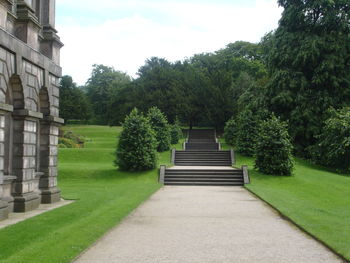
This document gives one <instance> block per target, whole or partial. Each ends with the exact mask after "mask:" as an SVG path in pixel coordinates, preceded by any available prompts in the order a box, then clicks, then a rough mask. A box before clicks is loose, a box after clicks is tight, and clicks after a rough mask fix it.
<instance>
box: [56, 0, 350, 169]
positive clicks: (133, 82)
mask: <svg viewBox="0 0 350 263" xmlns="http://www.w3.org/2000/svg"><path fill="white" fill-rule="evenodd" d="M278 3H279V5H280V6H282V7H283V8H284V11H283V14H282V18H281V19H280V21H279V26H278V28H277V29H276V30H275V31H273V32H270V33H268V34H266V35H265V36H264V37H263V38H262V40H261V41H260V43H249V42H244V41H238V42H235V43H231V44H229V45H227V46H226V48H224V49H221V50H218V51H216V52H214V53H203V54H197V55H194V56H193V57H191V58H189V59H185V60H184V61H177V62H174V63H172V62H169V61H167V60H166V59H163V58H157V57H153V58H150V59H148V60H147V61H146V62H145V65H143V66H141V67H140V69H139V71H138V73H137V75H138V77H137V78H135V79H132V78H131V77H130V76H128V75H126V74H125V73H122V72H120V71H116V70H114V69H113V68H111V67H107V66H104V65H94V67H93V70H92V74H91V77H90V79H89V80H88V82H87V83H86V85H85V86H84V87H80V88H77V87H76V86H75V85H74V83H73V82H72V81H71V78H70V77H68V76H65V77H63V78H62V88H61V101H62V104H61V113H62V117H64V118H65V119H67V120H74V119H81V120H84V121H88V122H90V123H96V124H108V125H120V124H121V123H122V122H123V121H124V119H125V116H126V115H128V114H129V113H130V112H131V110H132V109H133V108H135V107H136V108H138V109H139V111H141V112H147V111H148V109H149V108H151V107H152V106H156V107H158V108H159V109H160V110H161V111H162V112H163V113H164V114H165V115H166V117H167V119H168V120H169V122H170V123H173V122H174V121H175V119H176V118H178V119H179V122H180V123H181V124H183V125H186V126H189V127H193V126H212V127H215V128H216V129H217V130H219V131H223V130H224V127H225V123H226V122H227V121H228V120H230V123H229V125H230V127H233V129H235V131H231V133H230V134H229V135H228V137H230V138H231V142H232V143H233V144H234V145H235V147H237V148H238V149H241V151H242V152H243V153H246V154H247V155H253V154H254V153H255V149H254V147H255V146H256V145H257V137H258V135H259V133H260V132H259V129H258V127H260V124H261V122H263V121H268V120H271V123H275V124H276V123H277V122H278V121H280V122H281V123H284V124H281V125H277V124H276V125H277V126H278V127H285V128H286V129H287V132H288V134H289V135H288V136H290V140H291V142H292V144H293V147H294V153H296V154H298V155H299V156H302V157H306V158H312V159H314V160H315V162H319V163H326V164H329V163H331V160H329V161H327V160H324V156H322V157H320V153H321V152H325V151H327V152H328V151H330V149H333V148H336V149H338V150H339V151H338V153H344V154H345V153H346V154H348V152H349V153H350V150H349V144H350V143H348V142H347V143H345V142H344V140H345V139H348V141H350V134H347V133H346V132H347V131H348V128H347V127H350V123H348V124H344V122H342V121H341V120H343V121H345V120H347V121H349V120H348V119H347V117H348V116H349V114H348V113H347V112H346V111H347V109H349V108H346V107H349V106H350V4H349V2H348V1H346V0H333V1H320V0H311V1H310V0H308V1H306V0H300V1H291V0H279V1H278ZM65 94H67V95H65ZM70 94H73V95H70ZM66 100H67V101H66ZM73 108H74V109H73ZM331 118H337V119H338V120H339V121H338V122H337V121H331V120H330V119H331ZM332 123H341V124H342V125H343V126H344V133H343V136H340V135H339V134H337V136H331V135H330V133H331V132H332V131H333V132H339V129H337V128H335V127H332ZM265 128H266V129H265V130H268V129H267V124H265ZM274 132H275V133H276V134H279V132H277V131H274ZM280 134H284V133H283V132H281V133H280ZM288 136H287V137H288ZM339 136H340V137H341V138H343V139H344V138H345V139H344V140H343V141H342V139H341V138H340V137H339ZM347 136H348V137H347ZM287 137H286V138H287ZM336 138H337V139H338V140H339V141H340V143H338V144H337V143H335V142H334V140H336ZM332 140H333V144H332V145H327V146H326V144H327V142H328V143H330V142H331V141H332ZM345 141H347V140H345ZM260 145H261V144H260ZM337 145H338V146H339V145H342V147H343V148H341V149H340V148H339V147H340V146H339V147H338V148H337ZM287 148H288V149H289V148H290V147H289V146H288V147H287ZM288 151H290V149H289V150H288ZM334 151H336V150H334ZM336 152H337V151H336ZM334 156H335V155H334V154H333V155H332V158H333V159H334V158H335V157H334ZM349 166H350V161H349V165H348V167H349Z"/></svg>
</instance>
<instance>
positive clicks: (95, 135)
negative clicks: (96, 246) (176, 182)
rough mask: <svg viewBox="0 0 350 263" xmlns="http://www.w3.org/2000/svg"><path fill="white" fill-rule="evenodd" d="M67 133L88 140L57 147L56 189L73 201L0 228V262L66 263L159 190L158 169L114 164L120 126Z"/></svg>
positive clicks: (165, 158)
mask: <svg viewBox="0 0 350 263" xmlns="http://www.w3.org/2000/svg"><path fill="white" fill-rule="evenodd" d="M69 129H70V130H73V131H74V132H75V133H78V134H81V135H84V136H86V137H88V138H89V139H90V140H91V141H90V142H88V143H86V147H85V148H83V149H60V156H59V161H60V163H59V187H60V189H61V190H62V196H63V197H64V198H66V199H76V200H77V201H76V202H74V203H73V204H70V205H68V206H65V207H62V208H58V209H56V210H54V211H50V212H47V213H44V214H42V215H40V216H36V217H34V218H31V219H29V220H26V221H24V222H21V223H18V224H16V225H13V226H10V227H7V228H5V229H3V230H0V262H35V263H41V262H50V263H51V262H52V263H54V262H70V261H71V260H72V259H73V258H75V257H76V256H77V255H79V253H80V252H82V251H83V250H84V249H86V248H87V247H88V246H90V245H91V244H92V243H93V242H94V241H96V240H97V239H98V238H99V237H101V236H102V235H103V234H104V233H105V232H106V231H107V230H108V229H110V228H112V227H113V226H115V225H116V224H117V223H118V222H120V220H122V219H123V218H124V217H125V216H126V215H128V214H129V213H130V212H131V211H132V210H133V209H135V208H136V207H137V206H138V205H140V203H142V202H143V201H144V200H146V199H147V198H148V197H149V196H150V195H152V194H153V193H154V192H155V191H156V190H158V189H159V187H160V185H159V184H158V182H157V177H158V169H155V170H153V171H148V172H142V173H127V172H120V171H118V170H117V169H116V168H115V167H114V166H113V159H114V155H113V152H114V150H115V146H116V141H117V135H118V133H119V132H120V130H121V129H120V128H116V127H112V128H110V127H105V126H71V127H69ZM177 147H180V144H179V145H177ZM169 161H170V153H169V152H166V153H162V154H161V155H160V160H159V163H162V164H169Z"/></svg>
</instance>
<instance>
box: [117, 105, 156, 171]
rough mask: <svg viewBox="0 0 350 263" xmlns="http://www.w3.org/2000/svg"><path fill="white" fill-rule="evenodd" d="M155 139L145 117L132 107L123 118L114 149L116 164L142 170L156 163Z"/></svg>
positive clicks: (129, 168) (133, 169) (130, 169)
mask: <svg viewBox="0 0 350 263" xmlns="http://www.w3.org/2000/svg"><path fill="white" fill-rule="evenodd" d="M156 147H157V141H156V139H155V134H154V131H153V130H152V128H151V125H150V123H149V122H148V120H147V118H145V117H144V116H143V115H142V114H139V112H138V110H137V109H134V110H133V111H132V112H131V113H130V115H129V116H127V117H126V118H125V121H124V123H123V130H122V132H121V134H120V137H119V142H118V147H117V151H116V161H115V162H116V164H117V165H119V168H120V169H121V170H127V171H142V170H149V169H153V168H155V166H156V164H157V153H156Z"/></svg>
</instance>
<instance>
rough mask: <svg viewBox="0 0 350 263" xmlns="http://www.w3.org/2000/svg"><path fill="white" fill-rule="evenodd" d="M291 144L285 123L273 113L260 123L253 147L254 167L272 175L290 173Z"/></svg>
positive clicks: (291, 166)
mask: <svg viewBox="0 0 350 263" xmlns="http://www.w3.org/2000/svg"><path fill="white" fill-rule="evenodd" d="M292 149H293V146H292V144H291V142H290V137H289V134H288V129H287V124H286V123H285V122H282V121H280V120H279V119H278V118H277V117H275V116H274V115H273V116H272V117H271V118H270V119H267V120H265V121H262V122H261V124H260V129H259V133H258V136H257V140H256V147H255V156H256V160H255V168H256V169H258V170H259V171H260V172H263V173H266V174H273V175H291V174H292V171H293V156H292Z"/></svg>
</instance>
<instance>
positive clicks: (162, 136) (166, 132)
mask: <svg viewBox="0 0 350 263" xmlns="http://www.w3.org/2000/svg"><path fill="white" fill-rule="evenodd" d="M147 118H148V121H149V123H150V125H151V127H152V129H153V130H154V132H155V136H156V140H157V143H158V144H157V151H158V152H164V151H168V150H170V126H169V124H168V121H167V118H166V117H165V115H164V114H163V113H162V112H161V111H160V110H159V109H158V108H157V107H152V108H150V109H149V110H148V114H147Z"/></svg>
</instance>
